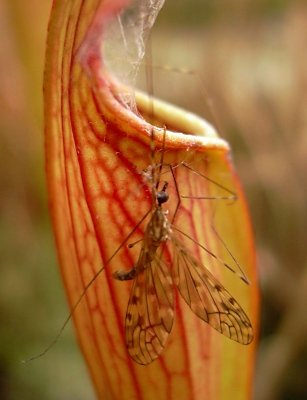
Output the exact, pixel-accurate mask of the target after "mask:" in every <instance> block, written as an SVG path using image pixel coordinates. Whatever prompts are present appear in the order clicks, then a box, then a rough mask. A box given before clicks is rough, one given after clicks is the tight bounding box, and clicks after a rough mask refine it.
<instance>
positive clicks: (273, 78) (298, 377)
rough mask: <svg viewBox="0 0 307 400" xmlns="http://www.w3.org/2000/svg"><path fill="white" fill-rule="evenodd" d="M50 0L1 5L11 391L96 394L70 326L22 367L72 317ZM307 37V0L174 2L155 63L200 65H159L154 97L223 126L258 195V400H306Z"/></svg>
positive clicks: (2, 369) (3, 252)
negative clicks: (49, 72) (50, 164)
mask: <svg viewBox="0 0 307 400" xmlns="http://www.w3.org/2000/svg"><path fill="white" fill-rule="evenodd" d="M50 5H51V1H47V0H45V1H42V0H41V1H39V0H29V1H27V2H21V1H18V0H2V1H1V2H0V32H1V35H0V58H1V63H0V71H1V72H0V80H1V81H0V129H1V134H0V184H1V186H0V187H1V198H0V209H1V220H0V243H1V248H0V260H1V268H0V311H1V326H0V340H1V347H0V398H1V399H3V400H6V399H10V400H13V399H14V400H15V399H23V400H28V399H46V400H49V399H50V400H51V399H52V400H53V399H65V400H67V399H74V400H78V399H80V400H81V399H93V398H94V393H93V391H92V388H91V384H90V381H89V379H88V376H87V372H86V368H85V366H84V364H83V361H82V358H81V355H80V354H79V351H78V349H77V347H76V344H75V341H74V336H73V332H72V328H71V326H70V327H68V328H67V329H66V331H65V332H64V334H63V336H62V338H61V340H60V341H59V342H58V344H57V346H55V347H54V348H53V349H52V351H50V352H49V353H48V354H47V355H46V356H45V357H42V358H41V359H39V360H36V361H35V362H32V363H29V364H26V365H22V364H20V361H21V360H22V359H24V358H27V357H29V356H32V355H34V354H37V353H38V352H40V351H41V350H42V349H43V348H44V347H45V346H46V345H47V344H48V343H49V342H50V340H51V339H53V338H54V336H55V334H56V333H57V331H58V329H59V327H60V326H61V324H62V322H63V320H64V319H65V317H66V316H67V313H68V308H67V305H66V302H65V296H64V292H63V288H62V284H61V281H60V274H59V272H58V267H57V261H56V257H55V248H54V243H53V238H52V233H51V227H50V221H49V216H48V209H47V196H46V185H45V176H44V161H43V157H44V145H43V118H42V110H43V108H42V73H43V63H44V48H45V39H46V30H47V21H48V16H49V12H50ZM306 43H307V4H306V1H298V0H297V1H296V0H271V1H269V0H257V1H256V0H176V1H174V0H168V1H166V4H165V7H164V8H163V9H162V11H161V14H160V16H159V17H158V21H157V24H156V26H155V28H154V31H153V34H152V54H153V64H157V65H168V66H173V67H177V68H188V69H191V70H193V71H196V73H195V74H183V73H175V72H174V71H167V70H160V69H159V70H156V69H155V68H153V81H154V94H155V95H158V96H161V97H164V98H166V99H167V100H170V101H174V100H176V102H177V104H178V99H181V100H180V101H181V102H179V105H181V106H184V107H187V108H189V109H190V110H192V111H195V112H197V113H199V114H201V115H203V116H205V117H207V118H208V119H210V120H211V121H213V122H214V123H215V124H217V125H218V127H219V129H220V131H221V132H222V135H223V136H224V137H225V138H226V139H227V140H229V141H230V143H231V144H232V148H233V152H234V159H235V164H236V167H237V169H238V171H239V175H240V176H241V179H242V181H243V184H244V187H245V189H246V192H247V196H248V199H249V204H250V209H251V214H252V218H253V221H254V229H255V234H256V240H257V255H258V266H259V274H260V282H261V288H262V328H261V341H260V348H259V357H258V364H257V371H256V372H257V376H256V387H255V399H256V400H274V399H282V400H288V399H289V400H290V399H291V400H296V399H299V400H301V399H303V398H307V384H306V376H307V345H306V337H307V313H306V310H305V308H306V305H307V269H306V267H307V265H306V264H307V263H306V261H307V257H306V232H307V229H306V225H307V218H306V217H307V215H306V214H307V212H306V209H307V207H306V198H307V196H306V190H307V189H306V188H307V182H306V175H307V174H306V155H307V151H306V149H307V135H306V133H307V107H306V106H307V45H306ZM200 80H201V82H202V84H201V85H200ZM165 88H166V90H165ZM200 88H201V89H202V90H200ZM182 93H184V96H182ZM206 102H207V103H210V104H211V105H212V107H211V108H212V109H213V111H214V116H213V114H212V112H210V110H208V107H207V106H206Z"/></svg>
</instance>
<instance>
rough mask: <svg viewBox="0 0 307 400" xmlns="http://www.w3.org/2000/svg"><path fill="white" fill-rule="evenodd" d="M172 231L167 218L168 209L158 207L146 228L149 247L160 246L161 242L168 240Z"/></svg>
mask: <svg viewBox="0 0 307 400" xmlns="http://www.w3.org/2000/svg"><path fill="white" fill-rule="evenodd" d="M170 233H171V227H170V223H169V221H168V219H167V211H163V210H162V209H161V207H157V208H156V209H155V211H154V213H153V214H152V217H151V220H150V222H149V224H148V226H147V229H146V238H147V244H148V247H159V245H160V243H162V242H165V241H167V240H168V238H169V235H170Z"/></svg>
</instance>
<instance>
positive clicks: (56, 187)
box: [44, 0, 258, 400]
mask: <svg viewBox="0 0 307 400" xmlns="http://www.w3.org/2000/svg"><path fill="white" fill-rule="evenodd" d="M128 3H129V2H128V1H124V0H121V1H120V0H113V1H112V0H109V1H98V0H83V1H82V0H79V1H78V0H61V1H55V2H54V5H53V9H52V13H51V19H50V25H49V35H48V47H47V57H46V70H45V87H44V89H45V134H46V168H47V180H48V189H49V199H50V210H51V215H52V220H53V227H54V232H55V237H56V245H57V250H58V256H59V263H60V267H61V272H62V276H63V281H64V284H65V288H66V292H67V296H68V300H69V304H70V306H71V307H72V308H73V307H74V306H75V304H76V302H77V301H78V299H79V298H80V295H81V294H82V293H83V292H84V289H85V288H86V287H87V285H88V283H89V282H90V281H91V280H92V279H93V277H95V275H96V274H97V273H98V272H99V271H100V270H101V268H102V267H103V266H105V269H104V270H103V271H102V272H101V274H99V276H98V277H97V278H96V279H95V280H94V281H93V283H92V284H91V285H90V286H89V288H88V290H86V294H85V296H84V297H83V299H82V300H81V302H80V304H78V306H77V307H76V309H75V310H74V312H73V321H74V324H75V328H76V332H77V336H78V341H79V345H80V347H81V349H82V352H83V354H84V357H85V360H86V362H87V365H88V368H89V371H90V374H91V377H92V380H93V383H94V386H95V388H96V392H97V396H98V398H100V399H146V400H149V399H159V400H163V399H183V400H184V399H214V400H216V399H226V398H227V399H231V398H233V399H236V400H237V399H246V398H249V397H250V395H251V386H252V375H253V368H254V356H255V341H254V342H253V343H252V344H250V345H249V346H242V345H241V344H238V343H236V342H235V341H231V340H229V339H228V338H227V337H225V336H223V335H221V334H219V333H218V332H216V331H215V330H214V329H212V327H210V326H209V325H208V324H206V323H205V322H203V321H202V320H201V319H199V318H197V316H196V315H195V314H194V313H193V312H192V311H191V309H190V308H189V307H188V305H187V304H186V303H185V301H184V300H183V298H182V297H181V296H180V295H179V293H178V291H177V290H176V291H175V292H174V293H175V300H176V305H175V322H174V325H173V327H172V330H171V333H170V335H169V338H168V341H167V343H166V345H165V349H164V351H163V352H162V354H161V356H160V357H158V358H157V359H156V360H155V361H153V362H152V363H149V364H148V365H146V366H143V365H139V364H137V363H136V362H135V361H133V360H132V358H131V357H130V356H129V354H128V351H127V346H126V340H125V315H126V310H127V304H128V301H129V294H130V291H131V287H132V284H133V283H132V282H131V281H127V282H120V281H118V280H115V279H114V278H113V276H112V273H113V272H114V271H116V270H129V269H131V268H132V267H133V266H134V265H135V264H136V262H137V258H138V254H139V252H140V249H141V247H142V245H141V244H138V245H135V246H134V247H133V248H132V249H131V248H128V247H127V246H126V245H127V244H128V243H132V242H134V241H136V240H139V239H141V238H143V237H144V231H145V229H146V226H147V224H148V218H147V220H145V221H143V222H142V223H141V224H139V225H138V223H139V221H141V219H142V218H143V217H144V215H145V214H146V213H147V212H148V211H149V210H150V208H151V206H152V197H151V187H150V184H149V182H148V181H146V179H145V174H144V172H143V171H144V170H145V169H146V168H147V169H148V166H150V165H151V163H152V159H151V151H150V146H151V144H152V143H151V141H152V127H151V125H150V124H149V123H148V122H146V121H145V120H144V119H142V118H141V117H140V116H139V115H136V114H135V113H133V112H132V111H131V110H129V109H128V108H127V107H126V106H125V105H124V104H123V102H122V101H121V97H120V93H121V92H122V91H123V90H124V89H123V88H122V87H121V86H120V85H119V84H118V82H117V81H116V80H114V78H112V77H111V76H109V75H108V73H107V72H106V70H105V68H104V63H103V59H102V56H101V52H100V46H101V42H102V41H103V29H104V25H105V24H106V23H107V21H108V19H109V18H110V17H112V16H114V15H115V14H116V13H117V12H119V11H120V10H121V9H122V8H123V7H124V6H126V5H127V4H128ZM136 99H137V105H138V108H139V110H140V112H142V113H143V115H146V114H147V115H150V114H151V110H152V107H151V104H150V102H148V101H147V100H146V97H144V96H142V95H141V94H138V95H137V98H136ZM154 111H155V120H157V121H159V123H160V126H166V127H167V129H168V130H167V133H166V136H165V144H164V145H163V140H164V131H163V129H156V130H155V135H154V139H155V142H156V144H155V145H156V151H155V162H156V163H159V161H160V159H161V154H162V153H163V154H164V164H167V165H172V166H173V167H174V171H173V172H174V175H175V180H174V179H173V177H172V174H171V171H170V169H169V168H163V175H162V180H163V181H164V180H165V181H167V182H168V183H169V197H170V198H169V201H168V202H167V204H166V205H164V209H165V210H168V211H169V215H168V218H169V221H172V217H173V216H174V212H175V209H176V205H177V203H178V194H177V191H176V184H177V187H178V190H179V194H180V196H181V204H180V208H179V211H178V213H177V215H176V219H175V221H174V228H173V229H172V235H174V237H175V234H176V238H177V237H178V240H179V241H180V243H181V244H182V246H184V248H185V251H186V252H187V254H189V257H192V258H193V260H196V262H197V263H200V264H201V265H204V266H205V267H206V268H208V270H210V271H211V272H212V274H213V275H214V276H215V277H216V278H217V279H218V281H220V282H221V283H222V285H224V286H225V287H226V288H227V290H229V292H230V293H231V294H232V295H233V296H234V297H235V298H236V300H237V301H238V303H240V305H241V306H242V308H243V309H244V311H245V312H246V314H247V315H248V316H249V318H250V319H251V321H252V325H253V328H254V331H257V324H258V322H257V312H258V301H257V284H256V276H255V259H254V248H253V238H252V233H251V227H250V223H249V216H248V211H247V208H246V204H245V200H244V196H243V193H242V190H241V187H240V184H239V181H238V178H237V176H236V174H235V172H234V170H233V166H232V164H231V159H230V156H229V146H228V144H227V143H226V142H225V141H223V140H221V139H219V138H218V137H217V135H216V133H215V131H214V130H213V128H212V127H210V126H209V125H208V124H206V123H205V121H203V120H201V119H199V118H197V117H195V116H193V115H192V114H188V113H186V112H184V111H182V110H179V109H177V108H175V107H172V106H170V105H167V104H165V103H163V102H159V101H155V103H154ZM176 132H177V133H176ZM178 132H183V133H178ZM183 163H185V164H184V165H183ZM185 165H187V166H188V167H187V166H185ZM206 177H207V178H210V179H211V180H214V182H216V183H218V184H216V183H214V182H213V183H212V181H210V180H207V179H206ZM221 186H222V187H221ZM223 187H226V188H227V189H229V190H230V191H232V192H234V193H235V194H236V196H237V200H230V199H228V200H225V199H220V200H218V197H227V196H229V192H226V193H225V190H224V189H223ZM204 196H206V197H208V196H209V197H213V198H215V200H208V199H207V200H204V199H202V200H200V199H196V198H195V197H204ZM176 229H179V230H182V231H184V233H185V235H183V234H180V233H179V232H178V231H176ZM132 231H134V232H133V234H132V235H130V233H131V232H132ZM129 235H130V236H129ZM186 235H188V236H189V237H190V238H192V239H193V240H191V239H189V238H188V237H187V236H186ZM128 236H129V239H128V240H127V237H128ZM174 240H175V239H174ZM174 240H173V239H172V238H170V239H169V240H168V241H167V244H166V246H165V249H164V250H165V254H166V256H165V260H166V261H165V263H166V264H167V265H168V267H169V268H170V269H172V268H173V267H174V266H173V265H172V264H174V260H175V253H174V252H173V251H174V250H173V248H174V246H173V243H172V242H174ZM176 240H177V239H176ZM196 242H198V243H201V244H202V245H203V246H205V247H206V248H207V249H209V250H210V251H211V252H212V253H214V254H215V255H216V256H217V257H219V258H220V259H222V260H223V262H225V263H227V265H228V264H229V265H230V266H231V268H233V269H234V270H236V272H237V274H239V273H240V271H239V269H238V266H237V264H236V262H238V263H239V264H240V265H242V266H243V267H244V270H245V272H246V274H247V276H248V277H249V279H250V280H251V282H252V284H251V286H248V285H245V284H244V283H243V282H242V280H240V279H238V276H237V275H236V274H233V273H232V272H231V271H229V270H227V268H225V266H223V265H222V263H221V262H219V261H217V260H216V259H215V258H214V257H212V256H211V255H210V254H208V252H206V251H204V250H203V249H201V248H200V247H199V245H197V243H196ZM161 247H162V246H161ZM118 249H119V250H118ZM117 250H118V251H117ZM115 253H116V254H115ZM177 254H178V251H177ZM233 257H235V260H234V259H233Z"/></svg>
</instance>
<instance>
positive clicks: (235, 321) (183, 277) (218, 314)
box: [173, 238, 253, 344]
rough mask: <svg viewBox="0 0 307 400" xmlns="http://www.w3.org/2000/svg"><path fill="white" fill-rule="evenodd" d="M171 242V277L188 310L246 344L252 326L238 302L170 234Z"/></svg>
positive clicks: (249, 337)
mask: <svg viewBox="0 0 307 400" xmlns="http://www.w3.org/2000/svg"><path fill="white" fill-rule="evenodd" d="M173 243H174V248H175V251H174V264H173V269H174V272H173V273H174V280H175V283H176V285H177V287H178V289H179V292H180V294H181V296H182V297H183V298H184V300H185V301H186V303H187V304H188V306H189V307H190V308H191V310H192V311H193V312H194V313H195V314H196V315H197V316H198V317H199V318H201V319H202V320H204V321H205V322H207V323H208V324H209V325H211V326H212V327H213V328H214V329H216V330H217V331H219V332H220V333H222V334H223V335H225V336H227V337H229V338H230V339H232V340H235V341H236V342H239V343H242V344H249V343H250V342H251V341H252V340H253V331H252V326H251V322H250V320H249V318H248V316H247V315H246V314H245V312H244V311H243V309H242V308H241V306H240V305H239V304H238V303H237V301H236V300H235V299H234V298H233V297H232V296H231V295H230V293H229V292H228V291H227V290H226V289H225V288H224V287H223V286H222V285H221V284H220V283H219V282H218V280H217V279H216V278H215V277H214V276H213V275H212V274H211V272H210V271H209V270H208V269H207V268H206V267H205V266H204V265H202V264H200V263H199V262H197V261H196V260H195V259H194V258H193V257H192V256H191V255H190V254H189V253H188V252H187V250H186V249H185V248H184V247H183V246H182V245H181V244H180V242H179V241H178V240H177V239H174V238H173Z"/></svg>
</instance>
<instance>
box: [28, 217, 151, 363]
mask: <svg viewBox="0 0 307 400" xmlns="http://www.w3.org/2000/svg"><path fill="white" fill-rule="evenodd" d="M150 211H151V209H150V210H148V211H147V212H146V214H145V215H144V216H143V217H142V218H141V220H140V221H139V222H138V223H137V225H136V226H135V227H134V228H133V229H132V231H131V232H130V233H129V234H128V236H127V237H126V239H125V240H124V241H123V242H122V243H121V244H120V246H119V247H118V248H117V249H116V250H115V251H114V253H113V254H112V256H111V257H110V258H109V259H108V260H107V261H106V263H105V265H104V266H103V267H101V268H100V269H99V270H98V271H97V272H96V273H95V274H94V276H93V277H92V278H91V279H90V281H89V282H88V283H87V284H86V285H85V287H84V289H83V291H82V293H81V294H80V296H79V298H78V300H77V301H76V302H75V304H74V305H73V307H72V308H71V311H70V313H69V315H68V317H67V318H66V319H65V321H64V323H63V325H62V327H61V328H60V330H59V331H58V333H57V335H56V337H55V338H54V339H53V340H52V342H50V344H49V345H48V346H47V347H46V348H45V349H44V350H43V351H42V352H41V353H39V354H37V355H36V356H33V357H30V358H27V359H25V360H23V361H22V363H28V362H30V361H33V360H36V359H37V358H40V357H42V356H44V355H45V354H46V353H47V352H48V351H49V350H50V349H51V348H52V347H53V346H54V345H55V344H56V343H57V342H58V340H59V338H60V337H61V335H62V333H63V331H64V329H65V328H66V326H67V324H68V322H69V321H70V320H71V318H72V316H73V314H74V312H75V310H76V308H77V307H78V305H79V304H80V302H81V300H82V299H83V297H84V296H85V294H86V292H87V291H88V289H89V288H90V286H91V285H92V284H93V282H94V281H95V280H96V279H97V278H98V276H99V275H100V274H101V273H102V271H103V270H104V269H105V267H106V266H107V265H108V264H109V263H110V262H111V261H112V260H113V258H114V257H115V256H116V254H117V253H118V252H119V251H120V250H121V249H122V248H123V246H124V245H125V244H126V243H127V241H128V240H129V239H130V237H131V236H132V235H133V233H134V232H135V231H136V230H137V228H138V227H139V226H140V225H141V223H142V222H143V221H144V220H145V219H146V217H147V216H148V214H149V213H150Z"/></svg>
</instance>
